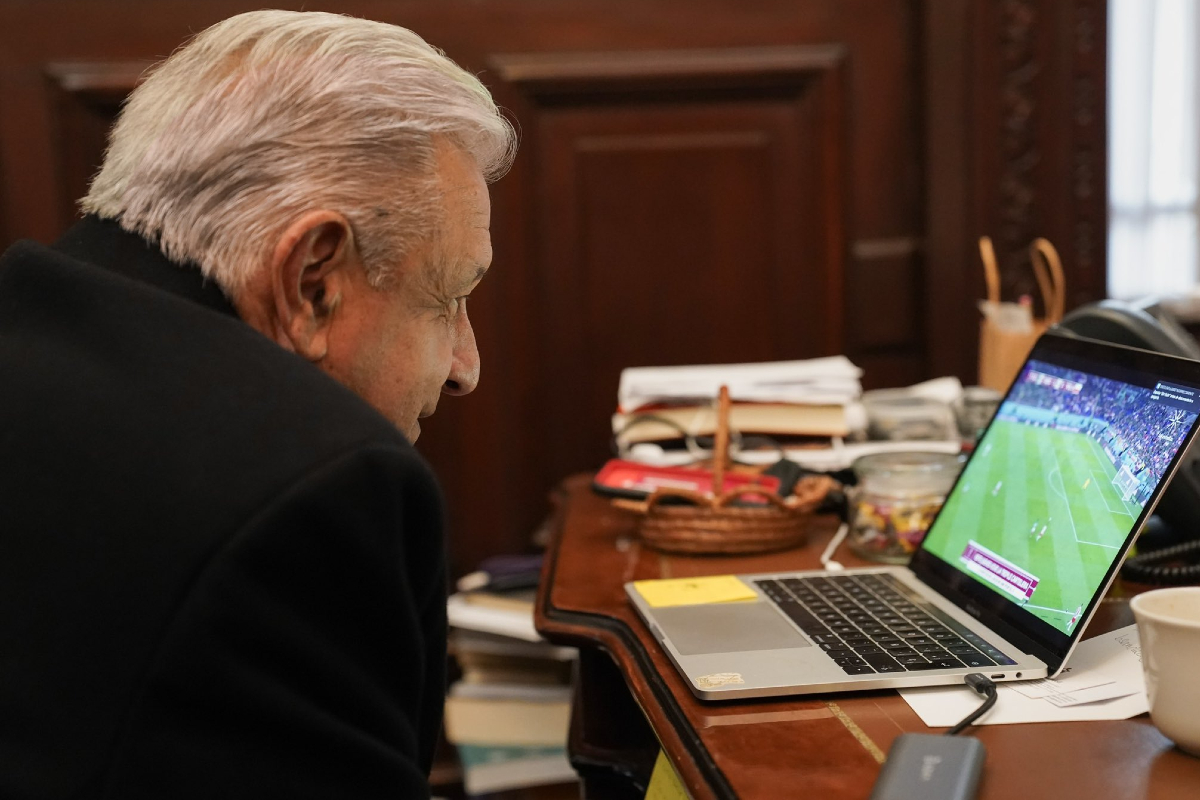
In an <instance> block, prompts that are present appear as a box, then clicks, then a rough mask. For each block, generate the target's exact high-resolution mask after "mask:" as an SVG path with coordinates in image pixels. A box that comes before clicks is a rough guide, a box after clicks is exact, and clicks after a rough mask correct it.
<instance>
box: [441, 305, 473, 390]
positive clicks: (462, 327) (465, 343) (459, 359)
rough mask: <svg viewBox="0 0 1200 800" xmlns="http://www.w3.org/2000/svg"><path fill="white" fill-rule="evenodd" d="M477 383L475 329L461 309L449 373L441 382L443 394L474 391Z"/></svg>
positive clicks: (464, 311) (464, 310)
mask: <svg viewBox="0 0 1200 800" xmlns="http://www.w3.org/2000/svg"><path fill="white" fill-rule="evenodd" d="M478 385H479V348H478V347H476V346H475V330H474V329H473V328H472V327H471V320H470V319H469V318H468V317H467V313H466V309H463V313H462V315H461V316H460V317H459V323H458V331H457V335H456V336H455V338H454V358H453V359H452V360H451V362H450V375H449V376H447V378H446V382H445V383H444V384H442V392H443V393H444V394H452V395H464V394H470V393H471V392H473V391H475V387H476V386H478Z"/></svg>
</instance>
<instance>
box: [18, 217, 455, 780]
mask: <svg viewBox="0 0 1200 800" xmlns="http://www.w3.org/2000/svg"><path fill="white" fill-rule="evenodd" d="M445 591H446V586H445V557H444V544H443V534H442V509H441V500H440V495H439V493H438V490H437V486H436V484H435V481H434V479H433V477H432V475H431V473H430V471H429V469H428V467H427V466H426V465H425V463H424V462H423V461H422V459H421V458H420V457H419V456H418V455H417V454H416V452H415V451H414V450H413V449H412V447H411V446H410V445H409V443H408V442H407V441H406V440H405V439H404V437H403V436H401V434H400V433H398V432H397V431H396V429H395V428H394V427H392V426H391V425H390V424H389V423H388V422H387V421H386V420H385V419H384V418H383V417H382V416H380V415H379V414H377V413H376V412H375V411H374V410H372V409H371V408H370V407H369V406H367V405H366V404H365V403H364V402H363V401H362V400H360V399H359V398H358V397H357V396H355V395H354V394H352V393H351V392H349V391H348V390H346V389H345V388H344V387H342V386H340V385H339V384H337V383H336V382H335V381H333V380H331V379H330V378H328V377H327V376H325V375H324V374H323V373H322V372H321V371H320V370H319V369H317V368H315V367H314V366H312V365H311V364H308V363H306V362H305V361H304V360H302V359H301V358H299V357H297V356H294V355H292V354H290V353H287V352H285V351H284V350H283V349H282V348H280V347H278V346H277V345H275V344H274V343H272V342H271V341H269V340H268V339H267V338H266V337H264V336H262V335H261V334H259V333H257V332H255V331H254V330H252V329H251V328H250V327H249V326H248V325H246V324H245V323H243V322H241V321H240V320H239V319H238V318H237V316H236V314H235V312H234V310H233V308H232V306H231V305H230V304H229V302H228V301H227V300H226V299H225V298H224V296H223V295H222V294H221V293H220V292H219V291H218V290H217V289H216V288H215V287H214V286H213V285H212V284H206V283H205V282H204V281H203V280H202V279H201V276H200V274H199V272H198V271H197V270H195V269H193V268H186V267H180V266H177V265H175V264H172V263H171V262H169V261H168V260H167V259H166V258H164V257H163V256H162V255H161V253H159V251H158V250H157V249H156V248H154V247H151V246H149V245H147V244H146V243H145V242H144V241H143V240H141V239H140V238H138V237H137V236H134V235H131V234H128V233H125V232H124V231H122V230H121V229H120V228H119V227H118V226H117V225H116V224H114V223H111V222H103V221H100V220H98V219H92V218H90V219H86V220H84V222H82V223H80V224H79V225H77V226H76V227H75V228H73V229H72V230H71V231H70V232H69V233H68V234H67V235H66V236H65V237H64V238H63V239H62V240H61V241H60V242H59V243H57V244H56V245H55V246H54V248H47V247H43V246H40V245H37V244H33V243H29V242H21V243H18V244H16V245H14V246H13V247H12V248H11V249H10V250H9V251H8V252H7V253H6V254H5V255H4V256H3V259H2V260H0V797H3V798H6V799H7V800H20V799H22V798H35V797H36V798H59V797H63V798H65V797H71V798H76V797H79V798H99V797H105V798H154V800H180V799H182V798H202V797H203V798H241V797H247V798H250V797H253V798H271V797H287V798H301V797H314V798H316V797H320V798H330V797H338V798H360V797H361V798H368V797H371V798H374V797H388V798H404V797H416V796H423V795H428V792H429V788H428V784H427V780H426V777H425V776H426V775H427V774H428V771H429V766H430V762H431V760H432V751H433V745H434V742H435V740H436V736H437V731H438V728H439V726H440V724H441V714H442V703H443V695H444V687H445V676H444V669H445V647H446V642H445V630H446V620H445Z"/></svg>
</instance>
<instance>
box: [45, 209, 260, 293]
mask: <svg viewBox="0 0 1200 800" xmlns="http://www.w3.org/2000/svg"><path fill="white" fill-rule="evenodd" d="M53 247H54V249H55V250H58V251H59V252H60V253H63V254H64V255H68V256H70V257H72V258H75V259H77V260H79V261H85V262H88V263H91V264H95V265H97V266H99V267H102V268H104V269H106V270H109V271H110V272H115V273H117V274H118V275H122V276H124V277H126V278H129V279H130V280H134V281H137V282H139V283H146V284H149V285H151V286H154V287H156V288H158V289H161V290H163V291H165V292H170V293H171V294H173V295H176V296H178V297H182V298H184V299H186V300H191V301H192V302H194V303H199V304H200V305H203V306H206V307H208V308H211V309H213V310H214V311H219V312H221V313H224V314H229V315H231V316H234V317H236V316H237V311H236V310H235V309H234V307H233V304H232V303H231V302H229V298H227V297H226V296H225V295H224V293H222V292H221V289H220V288H219V287H218V286H217V284H215V283H213V282H212V281H210V280H207V279H205V277H204V276H203V275H202V274H201V273H200V268H199V267H197V266H195V265H194V264H176V263H175V262H174V261H171V260H170V259H169V258H167V257H166V256H165V255H163V254H162V251H160V250H159V249H158V247H157V246H155V245H153V244H151V243H149V242H147V241H146V240H145V239H143V238H142V237H140V236H138V235H137V234H136V233H130V232H129V231H126V230H124V229H123V228H122V227H121V226H120V225H118V224H117V223H116V222H115V221H113V220H109V219H101V218H100V217H97V216H93V215H91V214H89V215H87V216H85V217H84V218H83V219H82V220H80V221H79V222H77V223H76V224H75V225H73V226H72V227H71V228H70V229H69V230H68V231H67V232H66V233H64V234H63V235H62V238H60V239H59V240H58V241H57V242H55V243H54V245H53Z"/></svg>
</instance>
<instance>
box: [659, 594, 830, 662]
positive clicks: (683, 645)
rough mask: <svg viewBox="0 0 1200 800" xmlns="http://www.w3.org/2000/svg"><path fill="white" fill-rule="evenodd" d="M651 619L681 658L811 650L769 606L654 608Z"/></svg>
mask: <svg viewBox="0 0 1200 800" xmlns="http://www.w3.org/2000/svg"><path fill="white" fill-rule="evenodd" d="M654 620H655V622H656V623H657V625H658V626H659V628H661V629H662V632H663V634H664V635H665V636H666V637H667V639H669V640H670V642H671V644H673V645H675V649H677V650H678V651H679V653H680V655H685V656H695V655H701V654H703V653H729V652H738V651H745V650H783V649H785V648H789V647H811V645H810V644H809V642H808V640H807V639H805V638H804V637H803V636H801V635H800V633H799V632H798V631H797V630H796V629H795V628H793V627H792V626H791V625H790V624H789V623H788V622H787V620H785V619H784V618H783V616H782V615H781V614H780V613H779V611H778V610H776V609H775V608H774V607H773V606H771V605H770V604H768V603H713V604H711V605H699V606H673V607H668V608H656V609H654Z"/></svg>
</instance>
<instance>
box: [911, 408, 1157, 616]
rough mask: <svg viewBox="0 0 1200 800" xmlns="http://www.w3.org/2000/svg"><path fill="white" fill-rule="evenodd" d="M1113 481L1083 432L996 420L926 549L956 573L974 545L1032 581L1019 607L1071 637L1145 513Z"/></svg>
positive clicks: (1096, 446)
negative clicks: (1079, 615)
mask: <svg viewBox="0 0 1200 800" xmlns="http://www.w3.org/2000/svg"><path fill="white" fill-rule="evenodd" d="M1116 473H1117V470H1116V468H1115V467H1114V466H1113V465H1112V463H1111V462H1110V461H1109V460H1108V457H1107V456H1105V455H1104V451H1103V450H1102V449H1101V448H1100V445H1099V444H1097V443H1096V442H1095V441H1093V440H1092V439H1091V438H1089V437H1088V436H1087V435H1085V434H1083V433H1072V432H1069V431H1059V430H1053V429H1050V428H1037V427H1033V426H1031V425H1027V424H1022V423H1019V422H1009V421H1005V420H996V421H995V422H994V423H993V424H992V427H991V429H990V430H989V431H988V434H987V436H986V437H985V438H984V440H983V441H981V442H980V443H979V450H978V452H977V453H976V454H975V456H974V457H973V458H972V459H971V463H970V464H969V465H968V466H967V469H966V471H965V472H964V473H963V476H962V479H961V480H960V482H959V485H958V488H957V491H956V492H955V494H954V497H952V498H951V499H949V500H948V501H947V503H946V506H945V508H944V509H943V510H942V513H941V514H940V515H939V517H938V521H937V524H936V525H935V526H934V528H933V529H932V530H931V531H930V534H929V537H928V541H927V548H928V549H929V550H931V551H933V552H934V553H935V554H936V555H938V556H939V557H941V558H942V559H943V560H945V561H947V562H949V563H950V564H953V565H955V566H956V567H960V568H961V566H962V562H961V561H960V559H959V557H960V556H961V555H962V553H963V551H964V550H966V548H967V543H968V542H969V541H970V540H974V541H975V542H977V543H978V544H980V545H982V546H983V547H986V548H987V549H989V550H991V551H992V552H993V553H996V554H997V555H1001V556H1003V557H1004V558H1006V559H1007V560H1009V561H1011V562H1012V563H1014V564H1016V565H1017V566H1018V567H1020V568H1021V569H1022V570H1024V571H1025V572H1027V573H1030V574H1032V575H1033V576H1034V577H1036V578H1037V579H1038V584H1037V588H1036V589H1035V590H1034V592H1033V596H1032V597H1031V598H1030V599H1029V601H1028V602H1027V603H1024V604H1023V606H1024V607H1025V608H1026V609H1027V610H1029V611H1030V612H1031V613H1033V614H1035V615H1037V616H1038V617H1041V618H1042V619H1043V620H1045V621H1046V622H1047V623H1049V624H1050V625H1052V626H1053V627H1055V628H1057V629H1059V630H1061V631H1063V632H1065V633H1070V632H1071V631H1072V628H1073V625H1072V624H1071V618H1072V617H1074V616H1076V612H1077V610H1078V609H1079V607H1080V606H1081V605H1082V606H1086V605H1087V602H1088V600H1089V599H1090V598H1091V596H1092V593H1093V592H1094V591H1095V590H1096V587H1097V586H1099V585H1100V582H1101V581H1102V580H1103V579H1104V575H1105V573H1107V572H1108V568H1109V567H1110V566H1111V564H1112V561H1113V558H1115V557H1116V555H1117V552H1118V550H1119V549H1120V547H1121V545H1122V543H1124V541H1125V537H1126V535H1127V534H1128V533H1129V530H1130V529H1131V528H1132V527H1133V524H1134V522H1135V521H1136V520H1137V517H1138V515H1139V514H1140V513H1141V506H1139V505H1137V504H1136V503H1132V502H1125V501H1124V500H1122V499H1121V495H1120V494H1119V493H1118V492H1117V489H1116V487H1114V486H1113V485H1112V479H1113V476H1114V475H1116ZM1043 527H1044V528H1045V530H1044V532H1043ZM1039 534H1040V537H1039ZM968 574H970V573H968ZM972 577H976V576H972ZM976 580H979V581H980V583H983V584H984V585H985V586H987V587H989V588H991V589H993V590H995V587H993V586H992V585H991V584H989V583H986V582H984V581H983V580H981V579H979V578H978V577H976ZM1004 596H1005V597H1008V598H1010V599H1012V596H1011V595H1007V594H1005V595H1004ZM1076 624H1078V620H1076Z"/></svg>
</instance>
